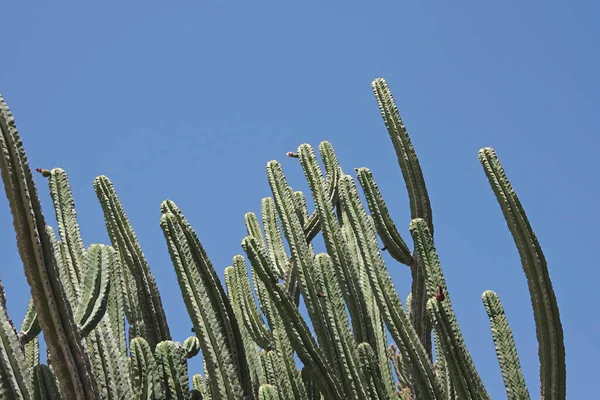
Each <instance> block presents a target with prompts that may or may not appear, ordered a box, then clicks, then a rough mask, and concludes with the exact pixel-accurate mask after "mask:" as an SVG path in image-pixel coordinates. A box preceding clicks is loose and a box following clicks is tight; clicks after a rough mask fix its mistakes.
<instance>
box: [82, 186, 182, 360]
mask: <svg viewBox="0 0 600 400" xmlns="http://www.w3.org/2000/svg"><path fill="white" fill-rule="evenodd" d="M94 190H95V191H96V195H97V197H98V200H99V201H100V204H101V206H102V209H103V211H104V219H105V221H106V227H107V229H108V233H109V237H110V240H111V242H112V245H113V247H114V248H115V250H117V251H118V253H119V256H120V258H121V264H122V265H123V271H126V274H124V275H123V277H124V279H125V284H126V285H128V287H127V295H128V297H129V302H130V304H131V306H130V307H128V308H127V309H126V310H127V311H129V315H128V316H127V318H128V319H129V323H130V324H131V325H132V326H133V331H134V334H136V335H140V336H143V337H144V338H146V339H147V340H148V343H149V344H150V347H152V348H154V346H156V344H157V343H158V342H160V341H164V340H170V339H171V333H170V331H169V326H168V324H167V318H166V315H165V311H164V308H163V305H162V300H161V296H160V293H159V292H158V286H157V285H156V280H155V279H154V276H153V275H152V272H151V271H150V266H149V265H148V262H147V261H146V257H145V256H144V253H143V252H142V248H141V246H140V244H139V242H138V240H137V237H136V235H135V232H134V230H133V227H132V226H131V224H130V223H129V220H128V219H127V215H126V214H125V211H124V210H123V206H122V204H121V201H120V200H119V196H118V195H117V192H116V191H115V188H114V185H113V184H112V182H111V181H110V180H109V179H108V178H107V177H105V176H99V177H97V178H96V179H95V180H94Z"/></svg>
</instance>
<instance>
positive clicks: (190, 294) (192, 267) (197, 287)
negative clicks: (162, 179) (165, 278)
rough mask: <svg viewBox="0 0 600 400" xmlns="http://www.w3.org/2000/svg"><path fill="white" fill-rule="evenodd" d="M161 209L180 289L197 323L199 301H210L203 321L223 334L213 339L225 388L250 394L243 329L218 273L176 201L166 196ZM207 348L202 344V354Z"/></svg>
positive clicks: (199, 319)
mask: <svg viewBox="0 0 600 400" xmlns="http://www.w3.org/2000/svg"><path fill="white" fill-rule="evenodd" d="M161 210H162V211H163V213H164V214H163V216H162V218H161V228H162V229H163V233H164V235H165V239H166V240H167V242H168V245H169V246H168V247H169V252H170V253H171V258H172V260H173V263H174V265H175V268H176V271H177V275H178V279H182V281H181V282H182V283H183V284H182V285H181V290H182V293H183V296H184V300H186V306H187V308H188V313H189V314H190V317H192V321H193V322H194V327H196V325H197V324H198V326H200V324H201V318H199V317H200V315H199V314H198V311H197V310H199V309H200V306H199V302H202V301H207V303H206V304H205V305H204V307H209V310H210V313H211V315H209V316H208V317H209V318H208V319H207V321H206V322H204V323H209V324H210V330H211V331H212V332H211V335H213V336H214V335H219V336H220V339H219V340H217V341H213V346H217V347H215V349H219V350H218V353H219V354H218V358H219V363H220V368H222V369H223V371H222V373H224V374H225V376H224V377H223V378H224V379H225V382H226V383H227V385H226V388H227V390H228V392H229V393H230V396H233V397H235V396H240V395H242V396H250V395H251V392H252V382H251V379H250V372H249V370H248V364H247V361H246V356H245V353H244V347H243V342H242V336H241V332H240V329H239V326H238V322H237V320H236V317H235V314H234V311H233V308H232V306H231V303H230V302H229V299H228V298H227V295H226V294H225V290H224V288H223V286H222V284H221V282H220V280H219V277H218V276H217V273H216V271H215V269H214V267H213V266H212V263H211V262H210V260H209V258H208V256H207V254H206V252H205V250H204V247H203V246H202V244H201V243H200V240H199V239H198V236H197V235H196V233H195V232H194V231H193V229H192V227H191V226H190V224H189V223H188V221H187V220H186V219H185V217H184V216H183V214H182V213H181V211H180V210H179V209H178V208H177V206H176V205H175V203H173V202H172V201H170V200H167V201H165V202H163V204H162V205H161ZM181 249H183V250H184V251H185V252H186V253H184V254H185V256H184V257H181V256H180V255H179V254H180V253H179V252H180V251H181ZM182 262H183V263H182ZM190 282H193V285H192V286H190V285H189V283H190ZM202 292H203V293H202ZM213 339H216V338H213ZM204 350H205V349H204V348H203V354H204ZM211 373H212V371H211ZM240 391H241V394H240ZM236 393H237V394H236ZM213 395H215V394H214V393H213Z"/></svg>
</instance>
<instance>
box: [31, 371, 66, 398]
mask: <svg viewBox="0 0 600 400" xmlns="http://www.w3.org/2000/svg"><path fill="white" fill-rule="evenodd" d="M33 399H34V400H60V399H61V395H60V391H59V389H58V385H57V383H56V377H55V376H54V373H53V372H52V369H50V367H49V366H47V365H44V364H39V365H36V366H35V367H34V368H33Z"/></svg>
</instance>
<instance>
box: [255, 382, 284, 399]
mask: <svg viewBox="0 0 600 400" xmlns="http://www.w3.org/2000/svg"><path fill="white" fill-rule="evenodd" d="M258 400H279V394H278V392H277V388H276V387H275V386H273V385H262V386H261V387H260V388H259V389H258Z"/></svg>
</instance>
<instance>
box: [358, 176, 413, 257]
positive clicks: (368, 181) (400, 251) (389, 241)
mask: <svg viewBox="0 0 600 400" xmlns="http://www.w3.org/2000/svg"><path fill="white" fill-rule="evenodd" d="M356 172H357V178H358V182H359V183H360V185H361V187H362V189H363V192H364V194H365V199H366V200H367V205H368V206H369V210H370V211H371V215H372V217H373V220H374V222H375V228H376V229H377V233H378V234H379V237H380V238H381V241H382V242H383V245H384V246H385V248H386V249H387V251H388V252H389V253H390V255H391V256H392V257H393V258H394V259H396V261H398V262H400V263H402V264H406V265H409V266H410V265H412V263H413V261H414V260H413V256H412V253H411V252H410V250H409V248H408V246H407V245H406V242H404V239H402V236H400V233H399V232H398V229H397V228H396V225H395V224H394V221H393V220H392V217H391V216H390V213H389V211H388V208H387V205H386V204H385V201H384V200H383V196H382V195H381V192H380V190H379V187H378V186H377V183H376V182H375V178H373V174H372V173H371V171H370V170H369V169H368V168H357V169H356Z"/></svg>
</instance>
